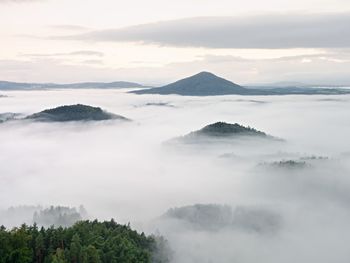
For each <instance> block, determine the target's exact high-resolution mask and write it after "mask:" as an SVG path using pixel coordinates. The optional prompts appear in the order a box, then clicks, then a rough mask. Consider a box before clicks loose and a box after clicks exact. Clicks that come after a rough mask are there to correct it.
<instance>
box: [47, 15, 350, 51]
mask: <svg viewBox="0 0 350 263" xmlns="http://www.w3.org/2000/svg"><path fill="white" fill-rule="evenodd" d="M349 31H350V14H349V13H332V14H273V15H259V16H245V17H197V18H186V19H180V20H170V21H161V22H157V23H149V24H142V25H136V26H130V27H125V28H119V29H107V30H95V31H91V32H89V33H85V34H79V35H72V36H65V37H53V38H54V39H71V40H90V41H116V42H124V41H125V42H140V43H143V44H157V45H164V46H177V47H205V48H263V49H279V48H345V47H350V35H349V34H348V32H349Z"/></svg>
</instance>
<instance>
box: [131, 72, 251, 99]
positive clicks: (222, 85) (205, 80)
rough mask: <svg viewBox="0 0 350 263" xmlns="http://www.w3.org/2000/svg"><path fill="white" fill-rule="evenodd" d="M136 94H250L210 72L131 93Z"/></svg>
mask: <svg viewBox="0 0 350 263" xmlns="http://www.w3.org/2000/svg"><path fill="white" fill-rule="evenodd" d="M131 92H132V93H136V94H178V95H185V96H211V95H227V94H246V93H247V92H248V93H249V92H252V91H251V90H247V89H245V88H243V87H241V86H239V85H237V84H235V83H233V82H231V81H228V80H226V79H223V78H220V77H218V76H216V75H214V74H212V73H210V72H200V73H198V74H196V75H194V76H191V77H188V78H185V79H181V80H178V81H176V82H174V83H171V84H168V85H166V86H163V87H159V88H151V89H143V90H136V91H131Z"/></svg>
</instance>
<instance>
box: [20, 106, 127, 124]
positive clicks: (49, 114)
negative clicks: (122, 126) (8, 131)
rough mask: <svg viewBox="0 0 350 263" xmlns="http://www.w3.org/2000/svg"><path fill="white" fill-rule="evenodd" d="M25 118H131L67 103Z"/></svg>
mask: <svg viewBox="0 0 350 263" xmlns="http://www.w3.org/2000/svg"><path fill="white" fill-rule="evenodd" d="M25 119H27V120H35V121H42V122H67V121H103V120H115V119H118V120H123V121H127V120H129V119H127V118H125V117H123V116H120V115H116V114H113V113H109V112H106V111H103V110H102V109H101V108H99V107H92V106H88V105H82V104H76V105H66V106H60V107H57V108H53V109H48V110H44V111H41V112H38V113H34V114H32V115H29V116H27V117H26V118H25Z"/></svg>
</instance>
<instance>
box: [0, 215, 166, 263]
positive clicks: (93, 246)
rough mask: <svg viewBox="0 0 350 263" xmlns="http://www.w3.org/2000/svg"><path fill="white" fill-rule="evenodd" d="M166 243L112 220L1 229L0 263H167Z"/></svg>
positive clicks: (161, 239) (2, 227) (160, 238)
mask: <svg viewBox="0 0 350 263" xmlns="http://www.w3.org/2000/svg"><path fill="white" fill-rule="evenodd" d="M167 247H168V246H167V242H166V241H165V240H164V239H163V238H162V237H156V236H146V235H145V234H144V233H141V234H140V233H138V232H136V231H134V230H132V229H131V228H130V226H129V225H120V224H118V223H116V222H115V221H114V220H113V219H112V220H110V221H104V222H98V221H97V220H94V221H79V222H77V223H76V224H74V225H73V226H71V227H65V228H63V227H54V226H51V227H48V228H44V227H41V228H39V227H38V226H37V225H36V224H33V225H31V226H28V225H26V224H23V225H21V226H20V227H16V228H13V229H10V230H8V229H6V228H5V227H4V226H1V228H0V263H32V262H33V263H34V262H35V263H104V262H106V263H107V262H109V263H113V262H115V263H116V262H118V263H133V262H134V263H148V262H155V263H166V262H169V255H170V253H167Z"/></svg>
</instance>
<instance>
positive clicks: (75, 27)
mask: <svg viewBox="0 0 350 263" xmlns="http://www.w3.org/2000/svg"><path fill="white" fill-rule="evenodd" d="M49 27H50V28H52V29H57V30H65V31H86V30H90V28H88V27H85V26H79V25H51V26H49Z"/></svg>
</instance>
